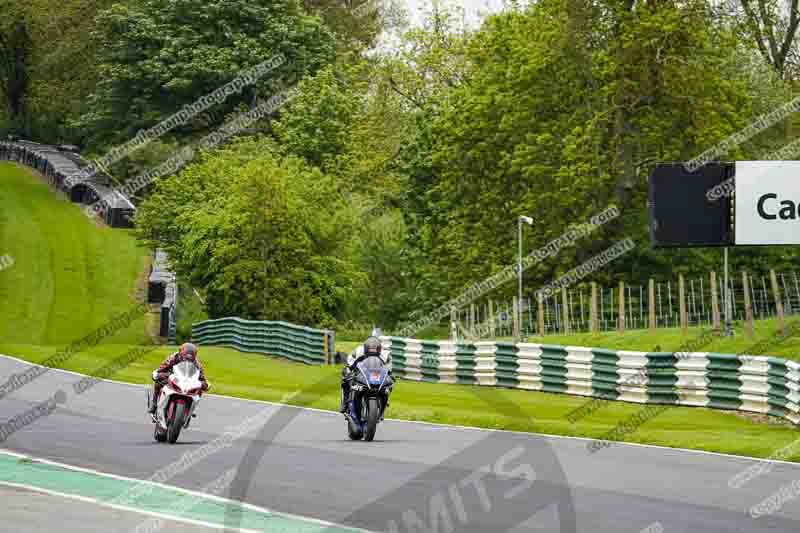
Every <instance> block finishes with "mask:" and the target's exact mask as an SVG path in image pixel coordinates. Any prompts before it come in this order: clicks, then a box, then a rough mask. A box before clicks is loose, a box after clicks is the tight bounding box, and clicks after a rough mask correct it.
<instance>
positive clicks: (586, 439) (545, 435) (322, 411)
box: [0, 354, 800, 468]
mask: <svg viewBox="0 0 800 533" xmlns="http://www.w3.org/2000/svg"><path fill="white" fill-rule="evenodd" d="M0 357H5V358H7V359H11V360H13V361H18V362H20V363H24V364H26V365H30V366H40V367H43V368H49V369H50V370H55V371H57V372H62V373H64V374H72V375H75V376H80V377H82V378H83V377H92V376H87V375H86V374H80V373H78V372H73V371H71V370H63V369H61V368H52V367H44V366H43V365H40V364H37V363H32V362H30V361H25V360H24V359H19V358H17V357H13V356H10V355H4V354H0ZM100 381H106V382H108V383H115V384H117V385H127V386H129V387H137V388H142V387H147V385H141V384H136V383H128V382H126V381H117V380H113V379H100ZM500 390H506V389H500ZM507 390H515V389H507ZM530 392H535V391H530ZM11 394H13V392H12V393H11ZM207 396H214V397H217V398H224V399H226V400H234V401H240V402H251V403H258V404H267V405H274V406H277V407H288V408H291V409H300V410H302V411H310V412H314V413H320V414H323V415H328V416H340V413H338V412H336V411H327V410H325V409H317V408H315V407H300V406H297V405H290V404H285V403H278V402H271V401H268V400H253V399H251V398H237V397H236V396H225V395H222V394H211V393H207ZM581 398H584V396H581ZM631 405H634V404H631ZM636 405H642V404H636ZM678 407H680V406H678ZM385 422H395V423H401V424H419V425H423V426H434V427H443V428H451V429H460V430H466V431H483V432H491V433H509V434H512V435H527V436H531V435H533V436H536V437H542V438H546V439H550V440H558V439H562V440H576V441H584V442H593V441H603V442H604V440H603V439H594V438H591V437H575V436H572V435H551V434H549V433H536V432H532V431H515V430H511V429H492V428H479V427H471V426H459V425H451V424H441V423H438V422H424V421H419V420H400V419H396V418H387V419H386V420H385ZM613 442H614V447H617V446H636V447H640V448H653V449H656V450H669V451H677V452H681V453H693V454H700V455H713V456H717V457H727V458H731V459H739V460H742V461H754V462H758V463H761V462H765V463H775V464H783V465H791V466H793V467H798V468H800V462H799V463H796V462H793V461H782V460H779V459H768V458H759V457H750V456H748V455H733V454H730V453H722V452H710V451H707V450H692V449H690V448H675V447H671V446H660V445H658V444H643V443H639V442H624V441H613Z"/></svg>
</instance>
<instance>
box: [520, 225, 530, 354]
mask: <svg viewBox="0 0 800 533" xmlns="http://www.w3.org/2000/svg"><path fill="white" fill-rule="evenodd" d="M523 222H524V223H525V224H528V225H533V219H532V218H531V217H526V216H525V215H520V216H519V218H517V241H518V250H519V254H518V256H517V286H518V289H519V291H518V293H517V339H518V340H521V339H522V223H523Z"/></svg>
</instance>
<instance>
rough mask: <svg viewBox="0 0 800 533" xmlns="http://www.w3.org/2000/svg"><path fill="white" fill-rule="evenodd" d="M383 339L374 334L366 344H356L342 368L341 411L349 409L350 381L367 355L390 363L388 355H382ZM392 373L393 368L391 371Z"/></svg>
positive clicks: (384, 362)
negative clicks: (354, 371) (357, 366)
mask: <svg viewBox="0 0 800 533" xmlns="http://www.w3.org/2000/svg"><path fill="white" fill-rule="evenodd" d="M373 333H374V332H373ZM381 352H382V347H381V340H380V339H379V338H378V337H376V336H374V334H373V336H371V337H369V338H368V339H367V340H366V341H364V344H361V345H359V346H356V348H355V349H354V350H353V351H352V352H351V353H350V355H348V356H347V362H346V363H345V365H344V368H342V402H341V405H340V406H339V412H341V413H344V412H345V411H346V410H347V399H348V398H349V396H350V382H351V381H352V373H353V370H355V368H356V365H357V364H358V363H359V362H360V361H362V360H363V359H364V358H365V357H370V356H378V357H380V358H381V360H382V361H383V364H385V365H388V364H389V358H388V356H386V357H384V355H382V353H381ZM389 374H390V375H391V370H390V371H389Z"/></svg>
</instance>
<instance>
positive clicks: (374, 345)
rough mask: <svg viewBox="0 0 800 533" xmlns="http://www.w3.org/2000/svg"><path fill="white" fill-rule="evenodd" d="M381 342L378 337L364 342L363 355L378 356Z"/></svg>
mask: <svg viewBox="0 0 800 533" xmlns="http://www.w3.org/2000/svg"><path fill="white" fill-rule="evenodd" d="M380 354H381V340H380V339H379V338H378V337H370V338H368V339H367V340H366V341H364V355H380Z"/></svg>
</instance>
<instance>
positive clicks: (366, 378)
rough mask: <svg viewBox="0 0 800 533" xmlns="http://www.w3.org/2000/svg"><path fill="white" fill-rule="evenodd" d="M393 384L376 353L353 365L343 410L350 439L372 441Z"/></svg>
mask: <svg viewBox="0 0 800 533" xmlns="http://www.w3.org/2000/svg"><path fill="white" fill-rule="evenodd" d="M393 385H394V378H392V376H391V374H390V373H389V369H388V368H387V367H386V365H385V364H384V362H383V360H382V359H381V358H380V357H379V356H371V357H367V358H365V359H364V360H363V361H361V362H359V363H358V364H357V365H356V370H355V371H354V372H353V376H352V382H351V384H350V398H349V400H348V404H347V407H348V409H347V411H346V412H345V414H344V416H345V418H347V434H348V435H349V436H350V438H351V439H353V440H361V439H362V438H363V439H364V440H365V441H371V440H372V439H374V438H375V430H376V429H377V428H378V422H380V421H381V420H383V413H384V411H386V406H387V405H389V395H390V394H391V393H392V386H393Z"/></svg>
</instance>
